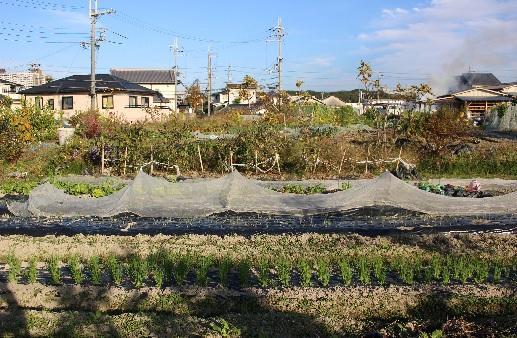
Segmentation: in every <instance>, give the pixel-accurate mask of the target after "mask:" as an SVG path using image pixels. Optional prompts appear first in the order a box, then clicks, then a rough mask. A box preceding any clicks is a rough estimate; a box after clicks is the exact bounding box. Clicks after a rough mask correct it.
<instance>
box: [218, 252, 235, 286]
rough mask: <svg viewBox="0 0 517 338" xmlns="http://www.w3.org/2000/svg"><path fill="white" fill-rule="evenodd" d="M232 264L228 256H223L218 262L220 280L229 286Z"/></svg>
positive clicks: (222, 283)
mask: <svg viewBox="0 0 517 338" xmlns="http://www.w3.org/2000/svg"><path fill="white" fill-rule="evenodd" d="M231 266H232V261H231V260H230V259H228V258H226V257H225V258H223V259H221V260H219V262H218V267H219V269H218V272H219V281H220V283H221V285H223V286H226V287H227V286H228V284H229V283H228V274H229V273H230V269H231Z"/></svg>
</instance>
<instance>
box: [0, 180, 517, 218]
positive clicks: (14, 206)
mask: <svg viewBox="0 0 517 338" xmlns="http://www.w3.org/2000/svg"><path fill="white" fill-rule="evenodd" d="M372 206H390V207H395V208H402V209H406V210H411V211H416V212H421V213H425V214H429V215H437V216H472V215H487V214H493V215H513V214H516V213H517V193H512V194H508V195H503V196H497V197H491V198H484V199H474V198H457V197H446V196H440V195H436V194H432V193H428V192H425V191H421V190H419V189H418V188H416V187H414V186H412V185H409V184H407V183H405V182H403V181H401V180H399V179H397V178H396V177H395V176H393V175H392V174H390V173H384V174H383V175H381V176H380V177H378V178H376V179H374V180H372V181H370V182H368V183H364V182H362V183H361V184H358V185H353V186H352V188H351V189H348V190H346V191H341V192H336V193H333V194H322V195H294V194H286V193H280V192H276V191H273V190H270V189H267V188H264V187H261V186H260V185H259V184H258V182H257V181H254V180H249V179H246V178H245V177H243V176H242V175H241V174H239V173H238V172H234V173H231V174H229V175H227V176H224V177H222V178H218V179H210V180H202V181H201V180H199V181H191V182H189V181H186V182H181V183H170V182H168V181H166V180H164V179H161V178H156V177H152V176H149V175H147V174H145V173H144V172H140V173H139V174H138V175H137V176H136V178H135V179H134V180H133V181H132V182H130V183H129V184H128V185H127V186H126V187H125V188H123V189H122V190H120V191H118V192H116V193H115V194H113V195H111V196H108V197H103V198H98V199H92V198H80V197H75V196H71V195H67V194H65V193H64V192H63V191H62V190H59V189H57V188H56V187H54V186H53V185H51V184H49V183H46V184H44V185H41V186H39V187H38V188H36V189H35V190H33V192H32V193H31V194H30V196H29V199H28V200H27V202H25V203H17V202H14V203H11V204H9V205H8V208H9V210H10V211H11V212H12V213H13V214H14V215H16V216H37V217H78V216H94V217H112V216H116V215H120V214H124V213H132V214H136V215H138V216H142V217H164V218H190V217H206V216H209V215H213V214H217V213H222V212H226V211H233V212H236V213H263V214H275V215H296V216H302V215H314V214H323V213H335V212H343V211H347V210H352V209H359V208H363V207H372Z"/></svg>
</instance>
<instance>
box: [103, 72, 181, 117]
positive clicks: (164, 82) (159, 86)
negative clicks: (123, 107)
mask: <svg viewBox="0 0 517 338" xmlns="http://www.w3.org/2000/svg"><path fill="white" fill-rule="evenodd" d="M111 75H113V76H116V77H119V78H121V79H124V80H126V81H129V82H133V83H136V84H139V85H140V86H142V87H145V88H149V89H151V90H154V91H157V92H159V93H160V94H162V95H161V96H159V97H156V99H157V101H156V102H154V103H155V105H159V106H162V107H169V108H170V109H174V108H175V107H177V106H178V105H179V104H180V103H179V102H178V105H175V104H174V103H175V100H176V98H177V97H176V94H177V88H176V81H175V74H174V71H173V70H169V69H112V70H111ZM179 84H181V82H180V81H179V80H178V85H179ZM179 96H180V95H179V93H178V101H180V98H179Z"/></svg>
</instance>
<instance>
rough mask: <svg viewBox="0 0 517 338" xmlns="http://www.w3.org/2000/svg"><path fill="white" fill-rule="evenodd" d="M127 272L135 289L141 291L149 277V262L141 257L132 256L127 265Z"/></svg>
mask: <svg viewBox="0 0 517 338" xmlns="http://www.w3.org/2000/svg"><path fill="white" fill-rule="evenodd" d="M127 272H128V276H129V277H130V278H131V281H132V282H133V285H134V286H135V288H137V289H140V288H141V287H143V286H144V283H145V282H146V280H147V278H148V275H149V265H148V262H147V260H146V259H145V258H143V257H142V256H140V255H131V256H130V257H129V259H128V263H127Z"/></svg>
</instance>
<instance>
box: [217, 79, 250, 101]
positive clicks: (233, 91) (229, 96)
mask: <svg viewBox="0 0 517 338" xmlns="http://www.w3.org/2000/svg"><path fill="white" fill-rule="evenodd" d="M258 90H259V87H258V85H254V86H249V87H247V86H245V84H243V83H228V84H227V85H226V88H225V90H223V91H222V92H221V93H219V94H218V95H217V100H216V101H217V103H219V104H223V105H228V104H238V105H251V104H255V103H257V101H258Z"/></svg>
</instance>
